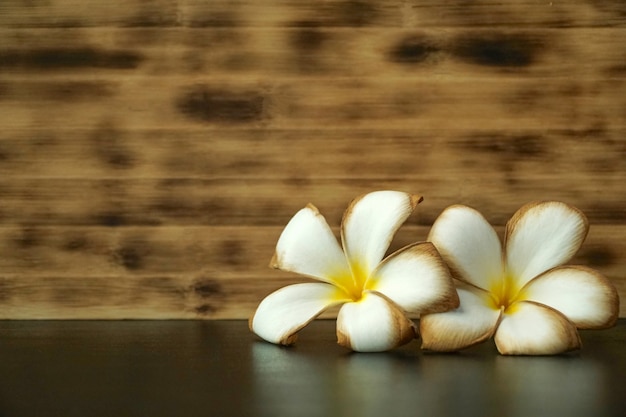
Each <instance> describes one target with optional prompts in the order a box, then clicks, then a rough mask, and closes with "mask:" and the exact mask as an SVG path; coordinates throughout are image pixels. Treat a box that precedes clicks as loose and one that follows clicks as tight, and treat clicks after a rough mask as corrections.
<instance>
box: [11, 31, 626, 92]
mask: <svg viewBox="0 0 626 417" xmlns="http://www.w3.org/2000/svg"><path fill="white" fill-rule="evenodd" d="M624 37H626V29H625V28H579V29H567V30H563V29H514V30H513V29H506V28H495V29H494V28H490V29H481V28H453V29H447V30H445V31H442V30H437V29H427V28H426V29H425V28H419V29H402V28H398V29H387V28H374V29H370V28H366V29H352V28H325V27H322V28H317V27H315V28H310V27H297V28H279V29H276V28H234V29H233V28H218V29H214V28H210V29H204V28H202V29H181V28H173V29H162V28H157V29H152V28H151V29H119V28H76V29H0V74H4V75H12V74H15V75H17V76H18V77H20V78H23V77H24V76H29V75H39V74H40V73H41V72H45V73H48V74H49V75H51V76H57V75H62V76H63V75H64V76H65V79H64V80H62V81H65V83H66V84H68V83H69V81H70V80H74V79H75V75H81V74H82V75H86V76H88V78H89V80H83V82H86V81H95V80H94V78H95V77H94V71H96V72H95V74H98V75H99V76H100V77H99V78H101V77H104V76H108V77H110V78H111V81H115V78H116V75H117V76H119V75H121V74H125V73H129V72H132V73H133V74H141V75H143V76H154V75H157V76H163V75H167V76H172V75H190V76H196V77H197V76H200V77H206V76H208V75H210V76H216V77H230V78H233V77H255V78H260V77H272V78H274V77H276V76H280V77H320V76H323V77H357V76H358V77H374V78H380V75H381V74H384V76H385V78H402V79H420V78H423V77H425V76H430V77H431V78H433V77H434V76H436V78H441V77H449V76H453V77H458V74H462V75H463V77H467V76H475V77H488V78H510V77H511V75H512V74H515V75H520V74H523V75H524V77H526V78H532V77H557V78H561V77H562V75H563V73H568V74H569V76H570V77H571V76H573V75H574V74H575V75H577V76H578V77H594V78H595V77H610V78H615V77H618V78H624V74H625V71H624V60H625V58H626V46H625V45H623V44H622V43H619V42H618V43H616V42H615V39H620V38H624ZM67 74H72V77H71V78H70V80H68V79H67ZM42 84H43V85H42V86H41V87H43V92H44V93H45V92H46V89H45V87H46V85H47V84H46V83H42ZM37 87H38V86H37V83H36V82H33V83H31V84H26V83H25V84H23V86H22V87H21V88H18V87H14V88H13V89H12V90H13V91H14V92H15V93H18V92H20V91H21V93H22V94H23V95H35V93H37V92H38V91H37ZM47 95H48V96H50V93H48V94H47Z"/></svg>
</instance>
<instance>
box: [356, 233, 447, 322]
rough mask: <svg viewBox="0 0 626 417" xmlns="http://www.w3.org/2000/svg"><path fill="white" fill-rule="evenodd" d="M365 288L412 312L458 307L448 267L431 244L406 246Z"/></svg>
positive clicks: (394, 254)
mask: <svg viewBox="0 0 626 417" xmlns="http://www.w3.org/2000/svg"><path fill="white" fill-rule="evenodd" d="M365 288H367V289H370V290H373V291H376V292H379V293H381V294H383V295H385V296H386V297H388V298H389V299H391V300H392V301H393V302H394V303H396V304H397V305H398V306H400V307H401V308H402V309H403V310H404V311H406V312H409V313H437V312H441V311H448V310H450V309H453V308H456V307H458V305H459V297H458V295H457V293H456V289H455V287H454V284H453V282H452V277H451V276H450V272H449V270H448V267H447V266H446V264H445V263H444V261H443V259H441V256H440V255H439V252H437V249H435V246H434V245H433V244H432V243H430V242H422V243H416V244H413V245H410V246H407V247H405V248H402V249H400V250H399V251H397V252H395V253H393V254H392V255H390V256H389V257H387V258H386V259H385V260H384V261H383V262H382V263H381V264H380V265H379V266H378V268H377V269H376V270H375V271H374V272H373V273H372V277H371V278H370V279H369V280H368V281H367V282H366V285H365Z"/></svg>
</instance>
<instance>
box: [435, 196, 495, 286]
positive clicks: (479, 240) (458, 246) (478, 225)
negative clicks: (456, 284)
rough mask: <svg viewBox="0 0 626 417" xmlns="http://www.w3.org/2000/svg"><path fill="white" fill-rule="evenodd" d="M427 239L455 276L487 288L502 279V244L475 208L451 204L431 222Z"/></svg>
mask: <svg viewBox="0 0 626 417" xmlns="http://www.w3.org/2000/svg"><path fill="white" fill-rule="evenodd" d="M428 240H429V241H431V242H433V243H434V245H435V246H436V247H437V249H438V250H439V253H441V256H442V257H443V259H444V260H445V261H446V262H447V263H448V266H449V267H450V270H451V271H452V274H453V275H454V276H455V278H458V279H460V280H461V281H465V282H467V283H470V284H472V285H475V286H477V287H479V288H482V289H485V290H488V289H490V288H492V287H493V285H494V284H495V283H496V282H499V280H501V279H502V274H503V265H502V245H501V244H500V239H498V235H497V234H496V232H495V230H493V227H491V225H490V224H489V223H488V222H487V220H485V218H484V217H483V216H482V214H480V213H479V212H478V211H476V210H474V209H472V208H470V207H466V206H459V205H455V206H451V207H448V208H447V209H446V210H444V211H443V213H441V215H440V216H439V217H438V218H437V220H436V221H435V223H434V224H433V226H432V228H431V230H430V233H429V235H428Z"/></svg>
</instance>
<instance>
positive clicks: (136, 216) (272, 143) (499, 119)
mask: <svg viewBox="0 0 626 417" xmlns="http://www.w3.org/2000/svg"><path fill="white" fill-rule="evenodd" d="M625 40H626V3H624V2H623V1H621V0H613V1H611V0H571V1H567V2H563V1H561V2H558V1H554V2H550V1H539V0H516V1H509V2H491V1H472V2H468V1H463V0H437V1H435V0H425V1H420V0H406V1H400V0H398V1H373V0H356V1H353V0H329V1H300V0H266V1H256V0H235V1H227V0H215V1H209V0H157V1H144V0H110V1H104V0H102V1H83V0H2V1H1V2H0V317H2V318H11V319H30V318H245V317H248V316H249V315H250V314H251V313H252V311H253V309H254V308H255V306H256V305H257V303H258V302H259V301H260V300H261V298H262V297H263V296H265V295H266V294H268V293H269V292H270V291H272V290H274V289H276V288H278V287H280V286H283V285H286V284H288V283H292V282H298V281H300V280H301V278H300V277H297V276H295V275H293V274H288V273H283V272H281V271H275V270H271V269H269V268H268V266H267V265H268V263H269V261H270V258H271V257H272V254H273V249H274V245H275V243H276V240H277V238H278V236H279V234H280V232H281V230H282V227H283V226H284V225H285V224H286V223H287V222H288V220H289V219H290V217H291V216H292V215H293V214H294V213H295V212H296V211H297V210H298V209H300V208H301V207H303V206H304V205H305V204H306V203H308V202H312V203H314V204H315V205H316V206H317V207H319V209H320V210H321V211H322V213H324V214H325V215H326V217H327V219H328V221H329V223H330V224H331V225H332V226H334V227H337V226H338V225H339V221H340V218H341V214H342V212H343V210H344V208H345V207H346V206H347V204H348V203H349V201H350V200H351V199H352V198H354V197H355V196H357V195H359V194H362V193H365V192H368V191H373V190H378V189H397V190H403V191H409V192H412V193H417V194H422V195H423V196H424V197H425V200H424V202H423V203H422V204H421V205H420V206H419V207H418V210H417V212H416V214H415V215H414V216H412V217H411V218H410V220H409V221H408V223H407V225H405V227H404V228H403V229H401V231H400V233H399V234H398V236H397V239H396V240H395V241H394V244H393V248H397V247H399V246H401V245H403V244H406V243H409V242H412V241H416V240H422V239H424V238H425V237H426V235H427V232H428V228H429V226H430V225H431V224H432V222H433V221H434V219H435V218H436V217H437V215H438V214H439V213H440V212H441V211H442V210H443V209H444V208H445V207H446V206H448V205H450V204H454V203H463V204H467V205H471V206H473V207H475V208H476V209H478V210H480V211H481V212H483V213H484V214H485V216H486V217H487V218H488V219H489V220H490V221H491V222H492V223H493V224H494V225H497V226H498V230H499V231H501V230H502V225H503V224H504V223H505V222H506V220H507V219H508V218H509V217H510V215H511V214H512V213H513V212H514V211H515V210H517V208H518V207H519V206H521V205H522V204H524V203H526V202H528V201H531V200H542V199H557V200H562V201H565V202H568V203H570V204H573V205H575V206H577V207H579V208H580V209H582V210H583V211H585V213H586V214H587V215H588V217H589V219H590V222H591V231H590V234H589V237H588V239H587V241H586V242H585V244H584V246H583V248H582V249H581V251H580V252H579V254H578V255H577V257H576V259H575V260H574V262H575V263H584V264H586V265H589V266H592V267H594V268H597V269H598V270H600V271H601V272H603V273H604V274H605V275H607V276H608V277H609V278H610V279H612V281H613V282H614V283H615V285H616V286H617V287H618V289H619V291H620V294H621V298H622V299H624V298H625V296H626V210H625V202H626V181H625V180H626V135H625V133H626V41H625ZM621 316H626V307H624V303H622V309H621Z"/></svg>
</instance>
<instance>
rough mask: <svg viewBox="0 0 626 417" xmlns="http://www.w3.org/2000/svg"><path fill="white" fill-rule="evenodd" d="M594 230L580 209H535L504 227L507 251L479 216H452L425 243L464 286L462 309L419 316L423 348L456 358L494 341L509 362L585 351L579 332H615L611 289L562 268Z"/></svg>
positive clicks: (596, 276)
mask: <svg viewBox="0 0 626 417" xmlns="http://www.w3.org/2000/svg"><path fill="white" fill-rule="evenodd" d="M588 230H589V226H588V222H587V218H586V217H585V215H584V214H583V213H582V212H580V211H579V210H578V209H576V208H574V207H571V206H569V205H567V204H564V203H560V202H543V203H530V204H527V205H525V206H523V207H522V208H520V209H519V210H518V211H517V213H515V214H514V215H513V217H512V218H511V220H509V222H508V223H507V225H506V229H505V236H504V245H503V246H502V245H501V244H500V240H499V238H498V236H497V235H496V232H495V231H494V229H493V228H492V227H491V226H490V225H489V223H487V221H486V220H485V218H484V217H483V216H482V215H481V214H480V213H479V212H477V211H475V210H473V209H471V208H469V207H465V206H458V205H457V206H452V207H449V208H447V209H446V210H445V211H444V212H443V213H442V214H441V215H440V216H439V218H438V219H437V220H436V221H435V223H434V224H433V227H432V229H431V231H430V234H429V237H428V240H429V241H431V242H432V243H434V244H435V246H436V247H437V249H438V250H439V252H440V253H441V256H442V257H443V258H444V259H445V260H446V262H447V263H448V266H449V267H450V270H451V272H452V274H453V276H454V278H456V279H457V280H458V281H459V282H460V284H459V285H458V288H457V289H458V293H459V298H460V300H461V305H460V306H459V308H458V309H456V310H453V311H450V312H447V313H440V314H432V315H426V316H422V317H421V320H420V330H421V333H422V342H423V344H422V347H423V348H425V349H430V350H435V351H456V350H459V349H463V348H466V347H469V346H472V345H474V344H477V343H479V342H482V341H484V340H486V339H488V338H490V337H492V336H493V337H494V339H495V343H496V346H497V348H498V351H499V352H500V353H501V354H508V355H515V354H521V355H547V354H556V353H561V352H566V351H569V350H574V349H578V348H580V347H581V341H580V337H579V335H578V331H577V328H578V329H592V328H605V327H610V326H612V325H613V324H614V323H615V321H616V320H617V316H618V312H619V298H618V295H617V291H616V289H615V287H613V285H612V284H611V282H610V281H609V280H608V279H607V278H605V277H603V276H602V275H601V274H600V273H598V272H597V271H595V270H593V269H590V268H587V267H583V266H563V264H564V263H566V262H567V261H569V260H570V259H571V258H572V256H574V254H575V253H576V252H577V251H578V249H579V248H580V246H581V245H582V243H583V241H584V239H585V237H586V235H587V232H588Z"/></svg>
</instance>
